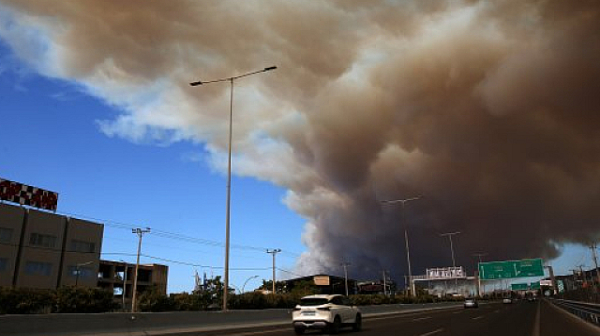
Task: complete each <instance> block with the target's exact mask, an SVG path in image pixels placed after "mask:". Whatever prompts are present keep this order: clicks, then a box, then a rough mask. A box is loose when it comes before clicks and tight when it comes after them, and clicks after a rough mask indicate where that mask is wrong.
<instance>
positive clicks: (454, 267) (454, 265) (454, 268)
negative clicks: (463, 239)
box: [440, 231, 460, 293]
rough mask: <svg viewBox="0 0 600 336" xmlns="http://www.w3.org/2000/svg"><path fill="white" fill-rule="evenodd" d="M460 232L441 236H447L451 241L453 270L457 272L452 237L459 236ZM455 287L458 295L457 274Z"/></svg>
mask: <svg viewBox="0 0 600 336" xmlns="http://www.w3.org/2000/svg"><path fill="white" fill-rule="evenodd" d="M459 233H460V232H458V231H457V232H448V233H442V234H440V236H441V237H444V236H447V237H448V238H449V239H450V252H451V253H452V269H453V271H454V272H456V260H455V259H454V245H453V244H452V236H454V235H457V234H459ZM454 285H455V287H456V292H457V293H458V278H457V277H456V274H455V275H454Z"/></svg>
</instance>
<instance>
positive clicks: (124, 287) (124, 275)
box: [123, 262, 129, 310]
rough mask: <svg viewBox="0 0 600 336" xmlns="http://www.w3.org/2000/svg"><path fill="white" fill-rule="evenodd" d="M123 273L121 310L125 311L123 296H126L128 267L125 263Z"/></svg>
mask: <svg viewBox="0 0 600 336" xmlns="http://www.w3.org/2000/svg"><path fill="white" fill-rule="evenodd" d="M124 265H125V271H124V272H123V310H125V296H126V295H127V270H128V269H129V267H128V266H127V263H125V262H124Z"/></svg>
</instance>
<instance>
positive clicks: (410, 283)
mask: <svg viewBox="0 0 600 336" xmlns="http://www.w3.org/2000/svg"><path fill="white" fill-rule="evenodd" d="M421 197H423V196H417V197H412V198H406V199H396V200H385V201H381V203H384V204H391V203H398V202H400V203H402V214H401V221H402V222H401V225H403V226H404V243H405V245H406V264H407V266H408V283H407V284H406V288H407V289H408V291H409V293H410V295H411V296H415V294H416V293H415V286H414V283H413V281H412V269H411V265H410V248H409V246H408V225H406V223H405V221H404V204H405V203H406V202H410V201H416V200H419V199H421ZM404 282H405V283H406V282H407V281H406V280H405V281H404Z"/></svg>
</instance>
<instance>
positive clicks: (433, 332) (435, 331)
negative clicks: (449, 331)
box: [419, 328, 444, 336]
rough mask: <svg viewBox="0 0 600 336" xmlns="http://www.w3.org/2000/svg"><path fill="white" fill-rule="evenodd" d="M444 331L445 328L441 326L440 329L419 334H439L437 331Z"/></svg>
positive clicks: (426, 335)
mask: <svg viewBox="0 0 600 336" xmlns="http://www.w3.org/2000/svg"><path fill="white" fill-rule="evenodd" d="M442 331H444V329H443V328H440V329H438V330H434V331H430V332H428V333H424V334H421V335H419V336H429V335H433V334H437V333H439V332H442Z"/></svg>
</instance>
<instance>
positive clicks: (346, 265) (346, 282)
mask: <svg viewBox="0 0 600 336" xmlns="http://www.w3.org/2000/svg"><path fill="white" fill-rule="evenodd" d="M348 266H350V263H348V262H345V263H342V267H344V280H345V281H344V283H345V288H346V296H348Z"/></svg>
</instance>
